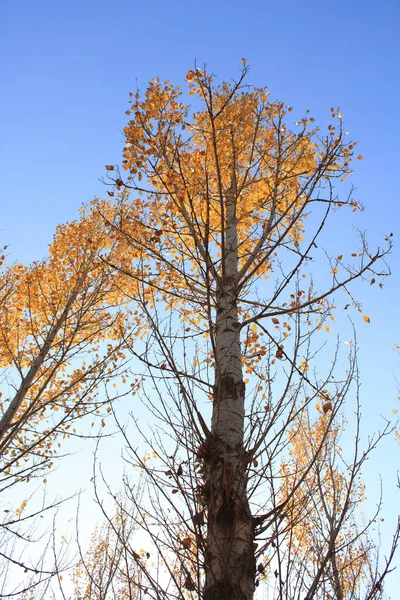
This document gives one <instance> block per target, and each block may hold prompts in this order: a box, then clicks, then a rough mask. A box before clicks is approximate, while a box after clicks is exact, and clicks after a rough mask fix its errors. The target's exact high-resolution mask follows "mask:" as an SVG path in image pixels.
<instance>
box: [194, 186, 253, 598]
mask: <svg viewBox="0 0 400 600" xmlns="http://www.w3.org/2000/svg"><path fill="white" fill-rule="evenodd" d="M225 239H226V247H225V251H224V252H223V257H222V260H223V274H222V281H221V283H220V284H219V286H218V290H217V316H216V332H215V385H214V403H213V415H212V426H211V434H212V435H211V439H210V440H209V448H208V449H207V452H206V454H205V463H206V474H207V477H206V486H205V496H206V502H207V512H208V529H207V548H206V555H205V573H206V581H205V587H204V600H217V599H218V600H225V599H226V600H228V599H229V600H231V599H232V600H233V599H237V600H251V599H252V598H253V594H254V582H255V571H256V566H255V559H254V546H253V542H254V527H253V520H252V516H251V512H250V508H249V503H248V499H247V489H246V488H247V474H246V473H247V459H246V455H245V452H244V440H243V436H244V400H245V384H244V381H243V369H242V352H241V345H240V328H239V322H238V313H237V271H238V248H237V229H236V195H235V194H234V193H233V186H232V187H231V190H230V191H229V192H228V193H227V195H226V230H225Z"/></svg>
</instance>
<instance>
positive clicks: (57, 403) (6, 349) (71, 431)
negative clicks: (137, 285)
mask: <svg viewBox="0 0 400 600" xmlns="http://www.w3.org/2000/svg"><path fill="white" fill-rule="evenodd" d="M88 214H91V218H90V227H89V221H88ZM105 245H108V241H107V238H106V236H105V232H104V226H103V223H102V221H101V219H100V218H99V217H98V215H97V220H96V216H95V215H94V214H93V213H91V211H90V207H89V208H88V209H86V212H85V211H83V213H82V215H81V218H80V219H79V220H77V221H74V222H72V223H68V224H66V225H62V226H59V227H58V229H57V231H56V234H55V236H54V240H53V243H52V244H51V245H50V246H49V256H48V258H47V259H45V260H43V261H42V262H38V263H34V264H33V265H31V266H29V267H27V266H24V265H22V264H19V263H16V264H14V265H11V266H9V267H6V266H5V265H4V264H3V271H2V273H1V279H0V367H1V369H2V377H1V379H2V384H1V391H0V395H1V403H0V489H1V492H2V494H3V499H4V492H5V490H7V489H8V488H10V487H14V486H15V485H16V484H18V483H23V482H29V481H30V480H31V479H32V478H37V479H38V483H40V482H43V481H44V483H46V475H47V473H48V472H49V469H51V467H52V466H53V464H54V462H55V460H56V459H57V457H58V456H59V455H60V454H59V453H60V447H61V446H62V440H63V439H64V440H65V439H66V438H69V437H71V436H75V435H77V436H79V435H82V434H83V435H90V433H89V431H87V430H86V432H85V431H83V432H81V431H79V430H78V424H77V422H78V421H79V420H80V419H81V418H82V417H84V416H86V415H88V414H92V415H93V416H96V415H97V416H98V417H100V419H102V418H103V417H104V415H105V414H107V409H108V411H110V410H111V408H110V403H111V401H112V395H111V394H107V395H104V394H103V392H104V390H103V389H101V391H100V389H99V386H101V384H104V383H105V381H106V380H110V378H111V379H112V378H115V377H118V376H119V375H122V374H123V366H122V365H123V362H124V355H123V352H122V347H123V344H124V339H125V336H128V337H129V327H130V325H129V323H128V318H127V317H128V315H127V313H126V312H123V311H121V310H120V308H119V307H118V305H119V304H120V299H118V297H117V295H116V293H115V291H114V290H113V286H112V273H111V270H110V268H109V267H107V265H106V264H105V263H104V262H102V261H101V260H100V259H99V256H98V255H99V253H100V252H101V250H102V249H103V248H104V247H105ZM106 341H107V343H106ZM102 422H103V424H104V420H103V421H102ZM92 424H94V423H92ZM99 425H100V421H99ZM89 429H90V427H89ZM30 494H31V491H26V490H24V489H22V488H21V489H20V491H19V496H20V500H19V502H18V505H17V506H15V505H10V504H9V503H7V504H4V505H3V507H4V513H3V514H4V518H3V522H2V524H1V525H0V529H1V531H0V535H1V536H2V540H3V544H2V547H3V551H2V554H1V556H2V558H3V559H4V560H6V564H5V566H4V568H5V569H9V568H11V567H10V565H7V560H11V561H15V560H16V556H15V555H14V552H11V553H10V552H8V551H7V550H6V548H11V547H14V542H15V538H16V536H17V537H18V538H19V539H20V540H24V542H26V543H29V542H33V540H34V539H38V540H42V537H41V535H39V533H37V532H36V535H32V521H34V519H35V517H37V516H38V514H39V513H40V512H41V511H45V510H49V508H50V506H53V507H55V506H56V505H58V500H56V501H54V502H50V501H49V500H47V499H46V500H45V501H44V503H42V502H40V501H39V504H38V503H37V502H33V503H32V505H33V506H31V502H27V497H28V496H29V495H30ZM14 498H15V496H14ZM3 502H4V500H3ZM14 502H15V499H14ZM20 503H21V505H20V506H19V504H20ZM27 504H29V506H27ZM41 544H42V545H43V541H42V542H41ZM24 554H25V556H26V552H25V553H24ZM12 555H13V556H12ZM40 560H41V561H42V562H43V560H44V559H43V558H41V559H40ZM17 563H18V564H17ZM17 563H15V564H16V566H17V567H18V568H16V570H14V571H11V573H12V576H11V574H10V575H9V576H8V577H7V581H8V583H9V584H10V585H11V584H12V590H13V591H15V585H16V583H17V580H18V581H19V578H20V574H21V573H23V571H24V569H26V571H27V572H32V573H33V574H36V580H37V581H39V580H40V572H42V571H43V570H42V569H41V568H39V567H38V566H37V565H36V564H35V565H32V564H29V563H28V562H26V560H25V562H24V559H22V558H21V559H18V561H17ZM13 564H14V563H13ZM45 570H47V573H46V575H48V574H49V572H53V571H54V569H53V571H52V570H51V569H50V568H49V567H48V568H47V569H45ZM9 591H10V590H9ZM3 592H4V593H5V591H4V590H3Z"/></svg>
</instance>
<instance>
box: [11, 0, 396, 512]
mask: <svg viewBox="0 0 400 600" xmlns="http://www.w3.org/2000/svg"><path fill="white" fill-rule="evenodd" d="M399 27H400V4H399V3H398V1H396V0H391V1H389V0H382V1H381V2H380V3H378V2H376V1H371V0H363V1H361V0H353V1H348V0H347V1H344V0H336V1H333V2H321V1H316V0H304V1H302V2H299V1H297V0H287V1H283V0H282V1H281V2H280V3H277V2H270V1H269V0H264V1H261V0H249V1H248V2H247V3H244V2H237V0H231V1H227V0H223V1H218V0H213V1H210V0H203V1H202V2H190V1H186V2H182V1H173V0H172V1H171V0H170V1H169V2H168V1H165V0H164V1H161V0H153V2H135V1H131V2H128V1H126V0H114V2H110V1H108V2H105V1H104V0H80V1H78V0H68V1H65V0H64V1H54V0H52V1H50V0H37V1H36V2H31V1H28V0H19V1H18V2H15V1H11V0H2V1H0V56H1V61H0V90H1V91H0V107H1V110H0V167H1V175H0V206H1V220H0V244H1V245H3V244H9V253H10V260H11V261H14V260H22V261H25V262H29V261H32V260H36V259H41V258H43V257H44V256H45V254H46V249H47V244H48V243H49V242H50V241H51V237H52V235H53V232H54V229H55V226H56V225H57V223H61V222H64V221H66V220H71V219H74V218H75V217H76V216H77V211H78V208H79V206H80V205H81V204H82V203H84V202H88V201H89V200H90V199H91V198H93V196H95V195H98V196H100V197H101V196H104V194H105V190H104V186H103V185H102V184H101V182H100V181H99V178H101V177H102V176H103V175H104V173H105V171H104V165H106V164H115V163H118V162H120V157H121V150H122V145H123V136H122V133H121V131H122V128H123V127H124V125H125V123H126V120H127V117H126V115H125V114H124V113H125V110H127V108H128V94H129V92H130V91H133V90H134V89H135V87H136V81H137V82H138V85H139V87H140V88H141V89H144V88H145V86H146V83H147V81H148V80H149V79H150V78H152V77H156V76H159V77H160V78H161V79H164V78H168V79H170V80H171V81H173V82H176V83H181V81H182V80H183V77H184V76H185V74H186V72H187V70H188V69H189V68H192V67H193V65H194V62H195V61H197V62H198V63H199V64H201V63H203V62H205V63H207V65H208V67H209V69H210V70H212V71H213V72H214V73H215V74H216V75H218V76H220V77H221V78H225V79H229V78H231V77H233V78H235V77H236V76H237V73H238V70H239V68H240V66H241V62H240V60H241V58H242V57H245V58H246V59H247V62H248V64H249V65H250V68H251V71H250V76H249V79H248V81H249V83H252V84H254V85H260V86H261V85H268V87H269V89H270V91H271V96H272V98H279V99H281V100H284V101H286V102H288V103H289V104H290V105H292V106H294V107H295V108H296V109H297V110H299V111H300V112H303V111H304V110H305V109H307V108H309V109H310V110H311V113H312V114H313V116H314V117H316V119H317V120H318V121H320V122H322V123H325V122H327V121H328V119H329V115H330V111H329V109H330V107H331V106H334V107H336V106H338V105H340V106H341V107H342V111H343V113H344V120H345V122H346V126H347V128H348V129H349V131H350V133H351V137H352V138H353V139H356V140H359V142H360V145H359V150H360V153H361V154H363V156H364V160H363V161H362V162H356V164H355V169H356V170H355V174H354V175H353V178H352V182H353V183H354V184H355V186H356V187H357V192H356V198H357V199H358V200H360V201H361V202H362V203H363V204H365V205H366V207H367V210H366V211H365V212H364V213H363V214H361V215H355V216H353V215H351V216H349V217H348V221H347V222H348V223H349V224H350V225H349V227H351V225H352V224H353V223H354V225H357V226H358V227H360V228H361V229H363V230H367V233H368V237H369V238H370V239H371V240H372V245H374V243H379V241H380V239H381V236H382V234H384V233H389V232H390V231H393V233H394V242H395V247H394V251H393V254H392V256H391V257H390V260H389V262H390V265H391V268H392V271H393V276H392V277H391V278H390V280H388V281H387V282H385V286H384V288H383V290H379V289H375V288H372V287H371V288H369V287H368V286H365V287H364V288H363V289H362V290H361V295H362V299H363V303H364V309H365V312H366V313H367V314H369V315H370V317H371V325H366V324H364V323H363V322H362V319H361V317H360V318H358V315H357V314H355V315H353V316H354V319H355V323H356V326H357V329H358V341H359V344H360V348H361V350H360V367H361V370H362V380H363V387H362V399H363V402H364V406H365V409H364V413H363V414H364V416H365V419H364V420H365V427H366V430H371V428H373V427H374V426H375V427H376V426H379V424H380V421H379V419H380V414H384V415H385V416H389V415H390V412H391V409H392V408H397V406H396V402H397V403H398V401H397V395H398V393H397V391H396V387H395V383H394V374H395V372H396V371H397V375H398V377H399V378H400V364H399V360H398V358H397V356H396V352H395V351H394V348H393V344H394V343H395V342H397V343H399V344H400V327H399V295H400V270H399V265H400V260H399V259H400V254H399V250H398V246H397V245H396V244H397V239H398V238H399V235H400V227H399V223H400V208H399V206H400V204H399V183H398V179H399V171H400V169H399V141H400V127H399V111H400V97H399V96H400V93H399V90H400V85H399V64H400V44H399V42H398V41H397V40H398V38H399V36H398V30H399ZM344 235H345V236H346V237H347V235H348V231H347V229H346V232H345V233H344V234H343V236H344ZM343 236H342V235H341V232H340V229H339V230H338V228H337V227H335V228H334V229H332V239H330V240H329V245H330V246H331V247H332V248H333V247H336V242H337V251H338V252H337V253H338V254H339V253H340V251H341V246H340V244H341V241H342V240H343ZM338 331H339V330H337V331H336V332H335V333H337V332H338ZM399 458H400V451H399V448H398V446H397V445H396V443H395V442H394V441H389V442H388V443H387V444H386V445H385V447H384V448H383V449H382V450H381V451H380V452H379V453H377V455H376V459H374V460H373V461H371V469H370V472H369V475H368V477H369V478H370V482H368V478H367V484H368V483H370V484H372V488H374V487H375V488H376V483H377V475H376V474H377V472H379V471H381V470H383V471H384V474H385V472H387V473H388V474H389V475H388V477H391V476H392V475H391V474H392V473H393V472H394V471H395V470H396V465H398V464H399ZM61 470H62V469H61ZM393 493H394V492H393ZM396 504H397V505H398V498H395V497H390V498H388V501H387V506H388V507H390V506H395V505H396Z"/></svg>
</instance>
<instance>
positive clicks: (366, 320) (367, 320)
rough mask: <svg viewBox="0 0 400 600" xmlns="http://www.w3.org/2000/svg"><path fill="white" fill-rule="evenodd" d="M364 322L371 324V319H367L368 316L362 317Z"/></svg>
mask: <svg viewBox="0 0 400 600" xmlns="http://www.w3.org/2000/svg"><path fill="white" fill-rule="evenodd" d="M364 321H365V322H366V323H371V319H370V318H369V316H368V315H364Z"/></svg>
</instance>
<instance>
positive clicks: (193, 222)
mask: <svg viewBox="0 0 400 600" xmlns="http://www.w3.org/2000/svg"><path fill="white" fill-rule="evenodd" d="M246 75H247V67H246V65H245V64H244V66H243V69H242V72H241V76H240V78H239V80H238V81H237V82H233V83H222V84H221V85H216V84H215V83H214V77H213V76H212V75H211V74H209V73H207V72H206V71H205V70H202V69H196V70H194V71H190V72H189V73H188V75H187V77H186V81H187V82H188V85H189V94H191V95H193V96H195V99H194V105H193V108H192V109H191V108H190V107H189V106H186V105H185V104H183V103H182V97H181V96H182V93H181V91H180V88H179V87H174V86H173V85H172V84H171V83H169V82H168V81H167V82H164V83H163V84H162V83H161V82H160V81H159V80H153V81H152V82H151V83H150V85H149V87H148V88H147V90H146V92H145V96H144V98H143V99H141V96H140V93H139V92H138V93H136V94H135V95H132V100H131V104H132V106H131V108H130V109H129V110H128V111H127V112H128V114H129V115H130V117H131V120H130V121H129V123H128V125H127V126H126V128H125V130H124V133H125V136H126V144H125V149H124V160H123V167H124V169H125V170H126V172H127V177H126V178H125V180H124V178H123V175H122V174H121V173H120V172H119V170H118V169H117V168H116V167H114V166H113V165H109V166H108V167H107V171H108V174H109V177H110V183H111V185H112V186H114V189H112V190H111V191H110V192H109V195H110V196H114V195H115V196H116V197H117V202H116V203H115V205H114V213H115V216H114V218H112V217H111V212H112V206H113V205H112V203H111V204H110V207H109V209H107V210H108V213H107V214H105V207H104V204H103V206H100V207H99V212H100V213H101V214H102V215H103V216H104V218H105V221H106V223H107V224H108V227H109V233H110V238H111V241H112V244H113V248H115V249H116V251H115V252H114V254H113V256H110V257H104V256H103V260H104V261H105V262H107V264H108V265H109V266H110V267H111V268H112V269H113V270H114V271H115V272H117V273H119V277H118V276H117V277H116V281H117V286H118V289H119V290H120V292H121V293H122V294H124V295H125V296H126V298H127V299H130V300H131V301H132V302H134V303H136V309H135V310H136V313H135V314H136V316H137V318H140V320H141V338H142V340H143V342H144V346H142V349H141V347H140V345H139V344H138V345H135V347H132V348H131V352H132V353H133V354H134V355H135V356H136V357H137V358H139V359H141V360H142V361H143V363H144V364H145V365H146V367H147V368H148V375H149V377H150V378H151V381H152V385H153V388H154V390H155V391H156V392H158V394H159V401H160V404H157V403H156V401H155V400H154V399H153V397H152V396H153V394H152V395H151V396H149V395H148V396H147V402H148V406H149V407H150V408H151V409H152V410H153V412H154V413H156V414H157V415H158V416H159V417H160V418H161V420H162V422H163V423H164V425H170V426H171V427H172V428H173V430H174V432H175V438H177V444H178V446H177V448H176V449H175V450H174V451H171V448H170V447H169V445H168V444H164V442H163V441H162V440H160V439H159V447H158V449H156V450H157V453H158V455H159V456H160V457H161V458H160V460H162V461H163V462H164V463H165V465H166V466H168V469H167V473H168V475H167V476H164V478H163V477H162V476H160V477H159V479H157V476H156V473H155V471H149V470H148V474H149V477H150V479H151V480H152V481H153V483H154V482H156V484H157V485H158V486H159V487H158V489H159V494H161V495H162V496H163V497H164V500H162V501H161V499H160V497H159V502H161V504H160V509H162V503H163V502H167V501H169V502H170V505H171V506H175V507H176V506H178V502H177V501H176V496H178V495H182V497H183V499H182V502H183V505H182V508H181V509H178V508H177V509H176V510H177V511H178V513H177V514H178V516H179V523H181V525H182V524H183V523H186V524H187V523H188V522H190V523H191V525H190V526H189V525H187V527H189V533H188V535H184V537H183V540H188V539H191V542H190V543H189V542H186V543H183V542H182V534H181V533H179V532H178V531H176V535H175V534H171V532H173V531H175V529H174V523H172V522H171V521H170V520H169V519H168V518H167V517H166V516H164V517H163V518H162V519H164V521H163V524H164V526H165V528H166V530H167V531H169V533H170V534H171V535H175V540H176V541H175V552H176V551H177V548H178V549H179V547H180V550H179V552H180V553H181V554H182V555H183V554H185V553H186V555H187V554H188V553H189V555H190V554H191V555H192V559H191V560H192V561H193V560H194V561H195V563H196V561H197V564H198V565H200V567H201V568H200V572H201V573H203V572H204V574H205V578H204V580H203V577H202V575H198V576H197V577H198V579H197V582H194V581H193V576H192V572H191V571H190V570H189V569H188V567H186V566H185V565H184V559H183V558H182V560H181V563H182V569H181V570H182V573H183V576H184V578H183V580H182V581H181V582H180V580H179V578H177V575H176V571H174V569H169V570H170V575H171V576H172V577H173V578H174V580H175V583H176V588H177V589H178V590H179V589H180V590H181V591H179V592H176V593H177V595H178V597H183V595H184V594H185V593H188V591H189V592H190V593H192V592H191V590H197V593H199V594H200V595H201V597H202V598H204V600H217V599H218V600H225V599H228V598H229V599H231V598H235V599H238V600H250V599H252V598H253V595H254V591H255V582H256V580H257V560H258V558H259V557H260V551H261V550H260V548H259V549H257V539H258V537H259V536H260V535H261V533H262V532H265V530H266V528H268V526H270V527H272V524H273V523H276V522H277V520H278V521H279V523H281V522H284V521H285V519H286V518H287V512H285V511H287V509H288V506H289V505H290V501H291V499H292V500H293V501H294V500H295V498H296V494H298V493H299V488H300V485H301V484H303V483H304V481H307V474H308V473H309V471H310V469H311V468H312V465H313V464H315V461H316V460H317V459H318V455H319V454H320V453H323V452H324V450H323V449H324V443H325V440H326V439H327V437H328V431H329V427H328V428H327V429H326V431H325V433H324V434H323V435H322V437H321V438H320V443H319V444H316V445H315V446H314V447H313V452H311V453H310V456H309V457H308V466H304V465H303V467H302V470H303V475H302V477H301V478H300V480H299V479H296V478H290V477H288V478H287V482H288V483H287V485H290V486H291V489H290V491H289V492H288V490H287V489H286V490H285V497H284V499H282V498H283V497H282V494H281V493H280V492H279V486H278V488H276V487H274V486H276V481H277V480H276V477H277V476H278V474H279V472H280V466H279V465H278V462H279V460H277V459H278V457H279V455H280V453H284V451H285V447H286V444H287V433H288V431H290V430H291V429H292V428H293V427H294V423H296V420H297V419H298V418H299V415H301V414H302V413H303V412H304V411H306V410H307V409H308V407H309V406H310V405H311V403H312V402H313V401H314V399H315V398H319V397H322V398H324V405H325V406H326V405H327V404H326V403H327V402H329V403H330V404H331V406H330V409H329V410H332V411H333V413H332V414H335V415H336V413H337V410H338V409H339V407H340V405H341V403H342V401H343V397H344V394H345V392H346V390H347V389H348V388H349V386H350V384H351V369H350V371H349V372H348V374H347V376H346V377H344V378H342V379H341V378H340V377H339V378H337V379H334V378H333V371H332V369H331V368H330V369H328V371H329V372H328V374H325V376H323V375H321V376H319V377H317V376H315V375H311V373H312V371H311V366H312V365H313V358H314V355H315V343H314V342H313V339H314V338H313V337H312V336H318V330H321V329H322V330H323V331H324V330H325V329H326V330H328V329H329V325H328V323H329V322H330V320H333V319H334V310H335V305H334V300H333V295H334V294H339V293H343V294H344V295H345V296H347V302H348V304H347V306H350V305H352V306H354V307H355V308H356V309H358V310H360V312H361V308H360V305H359V304H358V303H357V301H356V300H355V299H354V297H353V295H351V291H350V288H351V284H352V282H353V281H354V280H356V279H367V280H368V281H370V282H371V283H373V282H374V281H375V279H376V278H378V277H381V276H383V275H385V274H386V273H387V270H386V267H385V266H383V267H382V260H381V259H382V258H383V257H384V256H385V254H386V253H387V252H388V251H389V249H390V240H387V241H388V242H389V243H388V247H387V248H386V249H384V250H379V249H378V250H377V251H376V252H374V253H371V252H370V250H369V248H368V245H367V243H366V240H365V238H364V236H363V235H362V234H361V235H360V238H359V248H358V250H357V252H354V251H353V252H352V257H349V259H348V260H346V258H344V251H342V249H341V248H339V249H338V251H339V252H341V254H339V255H337V256H336V257H331V256H329V255H325V254H322V256H323V259H324V261H325V272H323V271H321V270H320V271H319V275H318V278H316V280H315V279H314V277H313V276H312V274H311V272H310V266H311V265H312V263H313V261H314V260H315V259H316V255H317V254H318V252H319V251H320V250H319V248H318V246H317V242H318V245H319V244H320V242H319V238H320V236H321V235H322V233H323V231H324V229H325V228H326V227H327V225H328V223H329V219H330V218H331V217H332V216H333V214H334V213H335V212H336V211H337V210H339V209H342V208H344V209H345V208H350V210H352V211H357V210H358V209H360V208H361V206H360V205H359V204H358V203H357V201H356V200H354V198H353V196H352V193H351V191H350V192H348V193H347V195H346V197H345V198H343V199H342V198H339V197H338V196H337V192H336V191H335V185H336V183H339V182H340V181H342V180H344V179H345V178H346V177H347V176H348V175H349V174H350V172H351V162H352V160H353V159H354V157H355V155H356V150H355V147H356V143H355V142H351V141H350V140H348V138H347V137H346V132H345V131H344V128H343V124H342V115H341V113H340V111H339V109H337V110H336V109H335V110H334V109H331V117H332V122H331V124H330V125H329V127H328V131H327V133H326V134H322V133H321V132H320V130H319V128H318V127H315V126H314V119H313V118H312V117H311V116H310V115H309V114H308V113H307V114H306V115H305V116H304V117H303V118H300V119H298V121H296V122H295V124H294V127H295V129H294V130H293V129H292V128H291V127H293V124H290V120H291V112H292V109H291V107H289V106H286V105H285V104H284V103H283V102H278V101H275V102H273V101H271V100H270V99H269V94H268V92H267V90H266V89H264V88H261V89H260V88H251V87H250V86H246V85H245V84H244V79H245V77H246ZM357 158H359V159H361V158H362V157H361V156H360V155H359V156H358V157H357ZM308 223H309V225H308V226H306V225H307V224H308ZM319 268H320V269H321V267H319ZM347 306H346V308H347ZM364 320H365V321H369V317H368V316H367V315H364ZM146 336H147V337H146ZM202 340H204V344H202V343H201V341H202ZM334 362H335V360H334V361H333V363H334ZM247 375H248V376H247ZM160 378H161V380H162V381H163V383H160ZM167 397H169V400H167ZM207 399H208V400H209V401H211V418H210V421H208V417H207V416H206V413H207V412H208V410H209V406H208V405H207ZM333 421H334V420H333V418H332V419H328V423H329V424H332V423H333ZM309 433H310V434H311V433H312V432H311V431H309ZM149 443H150V442H149ZM153 443H155V442H153ZM179 448H180V450H179V451H178V449H179ZM130 449H131V451H132V452H133V453H135V449H134V447H133V446H132V444H131V445H130ZM182 452H184V453H185V454H186V456H185V457H184V458H182ZM168 456H169V457H170V458H168ZM179 457H181V458H180V459H179ZM178 460H181V462H177V461H178ZM196 469H197V471H196ZM196 473H197V474H196ZM168 478H169V483H168ZM266 481H267V482H268V481H270V483H271V482H275V483H274V484H272V483H271V485H270V489H269V493H268V494H267V495H266V496H265V499H264V500H263V501H260V502H259V503H258V504H257V503H256V502H255V500H254V498H255V494H256V491H257V488H258V486H259V485H260V484H261V483H263V482H264V483H265V482H266ZM157 482H158V483H157ZM168 486H170V487H169V488H168ZM168 489H169V492H170V494H173V495H172V496H171V495H169V494H168ZM167 496H168V498H169V500H168V498H167ZM279 498H281V501H279ZM261 509H263V510H261ZM161 513H162V511H161ZM161 513H157V515H154V514H153V517H154V518H155V519H160V518H161V517H160V514H161ZM150 518H151V517H150V516H149V519H150ZM188 520H189V521H188ZM144 522H145V523H146V521H144ZM158 522H159V523H160V520H159V521H158ZM177 523H178V521H175V526H176V527H178V525H177ZM182 526H183V525H182ZM144 527H145V528H147V529H148V530H149V531H150V529H151V528H150V525H149V524H148V522H147V524H146V525H144ZM204 527H205V528H206V529H204ZM178 529H179V527H178ZM189 534H190V535H189ZM190 536H191V537H190ZM153 539H154V540H155V543H156V544H157V548H158V549H159V551H160V552H161V547H160V544H161V542H160V536H159V535H157V536H154V537H153ZM274 543H275V542H274V535H270V536H267V538H266V541H265V540H264V543H263V544H262V548H263V552H264V551H266V549H267V548H268V547H270V548H271V547H273V544H274ZM173 547H174V546H173V544H172V543H171V544H170V549H171V548H173ZM194 548H195V549H196V551H195V552H194ZM179 552H178V554H179ZM199 556H201V557H202V558H199ZM193 557H194V558H193ZM331 559H332V556H329V560H331ZM318 560H320V558H318ZM199 561H200V562H199ZM189 562H190V560H189ZM166 563H168V559H167V557H166ZM197 573H199V571H197ZM318 573H319V575H318ZM323 580H324V570H323V569H322V570H321V569H320V571H318V569H317V572H316V575H315V578H314V579H313V580H312V583H310V584H309V588H307V585H308V584H307V581H306V579H304V580H303V581H302V591H301V593H302V594H303V595H302V596H301V597H303V596H304V597H307V598H312V597H315V594H316V590H318V589H319V586H320V585H322V581H323ZM184 589H186V592H185V591H182V590H184ZM160 590H161V588H160V589H159V590H158V591H157V594H161V595H162V592H161V591H160ZM297 592H298V593H300V591H299V590H297ZM157 594H156V595H157ZM287 594H289V592H287ZM157 597H158V596H157ZM282 597H291V596H289V595H287V596H282ZM293 597H297V596H293ZM339 597H340V595H339V596H338V598H339Z"/></svg>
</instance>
